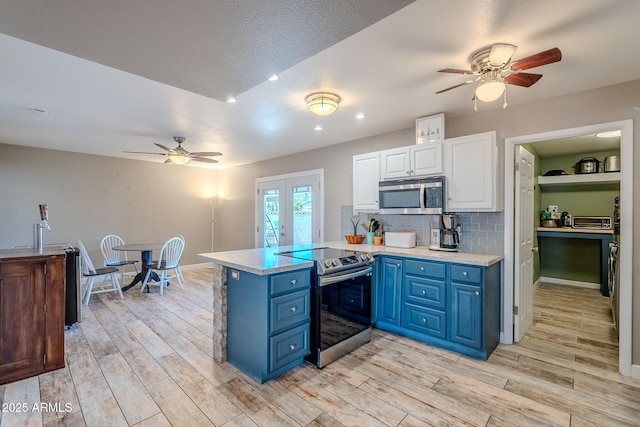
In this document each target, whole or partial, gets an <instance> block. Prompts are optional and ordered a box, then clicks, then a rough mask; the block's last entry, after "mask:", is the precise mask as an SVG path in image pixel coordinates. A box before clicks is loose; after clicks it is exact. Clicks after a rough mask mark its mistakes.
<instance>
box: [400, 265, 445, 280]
mask: <svg viewBox="0 0 640 427" xmlns="http://www.w3.org/2000/svg"><path fill="white" fill-rule="evenodd" d="M404 268H405V273H406V274H412V275H414V276H423V277H434V278H437V279H443V280H444V277H445V274H446V264H442V263H440V262H431V261H405V262H404Z"/></svg>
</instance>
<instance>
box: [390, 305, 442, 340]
mask: <svg viewBox="0 0 640 427" xmlns="http://www.w3.org/2000/svg"><path fill="white" fill-rule="evenodd" d="M402 309H403V310H402V323H401V325H402V327H404V328H407V329H411V330H414V331H416V332H419V333H422V334H426V335H431V336H434V337H438V338H443V339H444V338H446V328H445V326H446V314H445V312H444V311H441V310H434V309H431V308H426V307H419V306H415V305H413V304H405V305H404V306H403V307H402Z"/></svg>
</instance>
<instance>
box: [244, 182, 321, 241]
mask: <svg viewBox="0 0 640 427" xmlns="http://www.w3.org/2000/svg"><path fill="white" fill-rule="evenodd" d="M320 185H321V176H320V175H319V174H312V175H302V176H292V177H287V178H285V179H274V180H261V181H259V182H258V185H257V187H258V191H257V198H258V200H257V203H256V206H257V215H256V222H257V224H256V235H257V238H256V247H269V246H286V245H302V244H307V243H316V242H319V241H320V240H321V238H322V232H321V216H322V215H321V212H322V193H321V191H320V190H321V188H320Z"/></svg>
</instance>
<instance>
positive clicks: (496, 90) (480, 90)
mask: <svg viewBox="0 0 640 427" xmlns="http://www.w3.org/2000/svg"><path fill="white" fill-rule="evenodd" d="M505 89H506V85H505V84H504V80H503V79H502V77H500V73H499V72H497V71H488V72H486V73H485V74H483V75H482V78H481V79H480V84H479V85H478V87H477V88H476V97H477V98H478V99H479V100H480V101H482V102H493V101H495V100H496V99H498V98H500V97H501V96H502V94H503V93H504V91H505Z"/></svg>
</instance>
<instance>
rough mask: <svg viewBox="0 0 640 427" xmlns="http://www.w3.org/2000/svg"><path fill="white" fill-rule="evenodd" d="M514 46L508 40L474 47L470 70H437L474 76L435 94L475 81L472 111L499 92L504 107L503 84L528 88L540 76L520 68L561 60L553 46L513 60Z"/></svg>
mask: <svg viewBox="0 0 640 427" xmlns="http://www.w3.org/2000/svg"><path fill="white" fill-rule="evenodd" d="M516 48H517V46H515V45H512V44H509V43H495V44H493V45H491V46H486V47H483V48H481V49H478V50H476V51H474V52H473V53H472V54H471V55H470V56H469V64H470V67H471V70H459V69H455V68H445V69H442V70H438V72H440V73H454V74H467V75H469V74H473V75H475V76H476V78H475V79H472V80H467V81H465V82H464V83H459V84H457V85H455V86H451V87H448V88H446V89H443V90H439V91H438V92H436V93H443V92H447V91H449V90H451V89H455V88H457V87H460V86H466V85H468V84H471V83H474V82H479V83H478V86H477V87H476V89H475V91H474V96H473V102H474V109H475V110H476V111H477V110H478V107H477V101H478V100H480V101H482V102H493V101H496V100H497V99H499V98H500V96H502V95H504V103H503V104H502V108H507V91H506V85H507V84H510V85H515V86H522V87H530V86H532V85H534V84H535V83H536V82H537V81H538V80H540V78H542V74H533V73H524V72H522V71H524V70H528V69H529V68H535V67H540V66H542V65H547V64H551V63H554V62H559V61H560V60H561V59H562V52H560V49H558V48H557V47H554V48H553V49H549V50H546V51H544V52H539V53H536V54H534V55H530V56H527V57H526V58H522V59H519V60H516V61H513V60H512V56H513V54H514V53H515V51H516Z"/></svg>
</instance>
